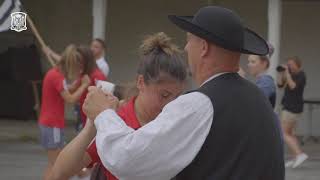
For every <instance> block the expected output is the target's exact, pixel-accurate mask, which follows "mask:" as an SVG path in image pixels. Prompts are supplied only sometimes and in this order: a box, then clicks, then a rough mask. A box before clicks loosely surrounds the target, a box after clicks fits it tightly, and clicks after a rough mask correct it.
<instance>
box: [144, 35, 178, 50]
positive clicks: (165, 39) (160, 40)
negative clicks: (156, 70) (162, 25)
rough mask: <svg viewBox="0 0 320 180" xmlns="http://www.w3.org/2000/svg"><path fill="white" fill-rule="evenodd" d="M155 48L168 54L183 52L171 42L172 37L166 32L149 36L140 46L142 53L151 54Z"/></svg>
mask: <svg viewBox="0 0 320 180" xmlns="http://www.w3.org/2000/svg"><path fill="white" fill-rule="evenodd" d="M155 50H162V51H163V52H165V53H166V54H167V55H172V54H174V53H177V52H181V51H180V50H179V48H178V47H177V46H176V45H174V44H173V43H172V42H171V38H170V37H169V36H167V35H166V34H165V33H164V32H159V33H156V34H154V35H149V36H147V37H146V38H145V39H144V41H143V42H142V45H141V46H140V51H141V54H142V55H147V54H150V53H151V52H153V51H155Z"/></svg>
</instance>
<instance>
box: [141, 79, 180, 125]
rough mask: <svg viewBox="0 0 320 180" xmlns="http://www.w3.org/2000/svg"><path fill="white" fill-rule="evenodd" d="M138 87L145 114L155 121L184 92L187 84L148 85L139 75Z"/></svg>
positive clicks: (174, 82)
mask: <svg viewBox="0 0 320 180" xmlns="http://www.w3.org/2000/svg"><path fill="white" fill-rule="evenodd" d="M137 87H138V89H139V96H140V97H139V98H141V102H142V103H143V106H144V109H145V112H146V113H148V116H149V117H150V118H152V119H154V118H155V117H156V116H157V115H158V114H159V113H160V112H161V111H162V109H163V107H164V106H165V105H166V104H168V103H169V102H170V101H172V100H174V99H175V98H177V97H178V96H179V95H180V94H181V93H182V92H183V90H184V88H185V84H184V83H182V82H178V81H175V80H171V81H169V80H168V81H163V82H160V83H148V84H146V83H145V82H144V78H143V76H142V75H139V76H138V81H137Z"/></svg>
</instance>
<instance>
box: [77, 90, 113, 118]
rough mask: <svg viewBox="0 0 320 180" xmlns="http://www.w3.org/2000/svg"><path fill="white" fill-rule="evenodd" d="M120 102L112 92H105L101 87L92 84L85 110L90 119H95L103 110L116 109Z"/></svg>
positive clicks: (85, 102)
mask: <svg viewBox="0 0 320 180" xmlns="http://www.w3.org/2000/svg"><path fill="white" fill-rule="evenodd" d="M118 103H119V101H118V99H117V98H116V97H114V96H113V95H112V94H106V93H103V92H102V90H101V89H99V88H97V87H94V86H90V87H89V93H88V95H87V97H86V100H85V101H84V104H83V110H84V112H85V114H86V115H87V117H88V118H89V119H90V120H94V119H95V118H96V117H97V116H98V115H99V114H100V113H101V112H102V111H104V110H106V109H116V107H117V106H118Z"/></svg>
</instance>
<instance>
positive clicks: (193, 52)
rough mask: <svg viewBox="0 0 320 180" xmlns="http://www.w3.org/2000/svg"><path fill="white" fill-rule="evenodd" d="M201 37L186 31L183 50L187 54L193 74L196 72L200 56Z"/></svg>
mask: <svg viewBox="0 0 320 180" xmlns="http://www.w3.org/2000/svg"><path fill="white" fill-rule="evenodd" d="M200 41H201V39H200V38H198V37H197V36H195V35H193V34H191V33H187V44H186V46H185V47H184V50H185V51H186V52H187V54H188V64H189V67H190V70H191V73H192V74H193V76H195V75H196V74H197V72H198V69H199V68H198V64H199V61H200V57H201V42H200Z"/></svg>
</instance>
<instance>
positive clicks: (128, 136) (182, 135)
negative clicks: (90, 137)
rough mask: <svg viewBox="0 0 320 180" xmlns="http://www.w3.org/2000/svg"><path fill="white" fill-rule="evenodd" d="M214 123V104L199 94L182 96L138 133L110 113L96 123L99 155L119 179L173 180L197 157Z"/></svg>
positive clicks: (104, 113) (100, 115) (103, 113)
mask: <svg viewBox="0 0 320 180" xmlns="http://www.w3.org/2000/svg"><path fill="white" fill-rule="evenodd" d="M212 119H213V107H212V103H211V101H210V99H209V98H208V97H207V96H205V95H204V94H202V93H199V92H193V93H189V94H186V95H182V96H180V97H179V98H177V99H176V100H174V101H172V102H171V103H169V104H168V105H166V106H165V107H164V109H163V111H162V112H161V113H160V114H159V116H158V117H157V118H156V119H155V120H153V121H151V122H150V123H148V124H146V125H145V126H143V127H142V128H140V129H138V130H133V129H132V128H130V127H128V126H127V125H126V124H125V123H124V122H123V120H122V119H121V118H120V117H119V116H118V115H117V114H116V113H115V112H114V111H113V110H110V109H108V110H105V111H104V112H102V113H100V114H99V115H98V116H97V118H96V119H95V125H96V128H97V136H96V145H97V150H98V154H99V156H100V159H101V161H102V162H103V164H104V166H105V167H106V168H107V169H108V170H110V171H111V172H112V173H113V174H114V175H115V176H117V177H118V178H119V179H124V180H125V179H130V180H134V179H139V177H140V179H141V177H143V178H147V179H148V178H151V179H170V178H172V177H174V176H175V175H177V174H178V173H179V172H180V171H181V170H182V169H184V168H185V167H186V166H187V165H188V164H189V163H190V162H191V161H192V160H193V159H194V157H195V156H196V155H197V153H198V152H199V150H200V149H201V147H202V145H203V143H204V141H205V139H206V137H207V135H208V133H209V130H210V128H211V124H212Z"/></svg>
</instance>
